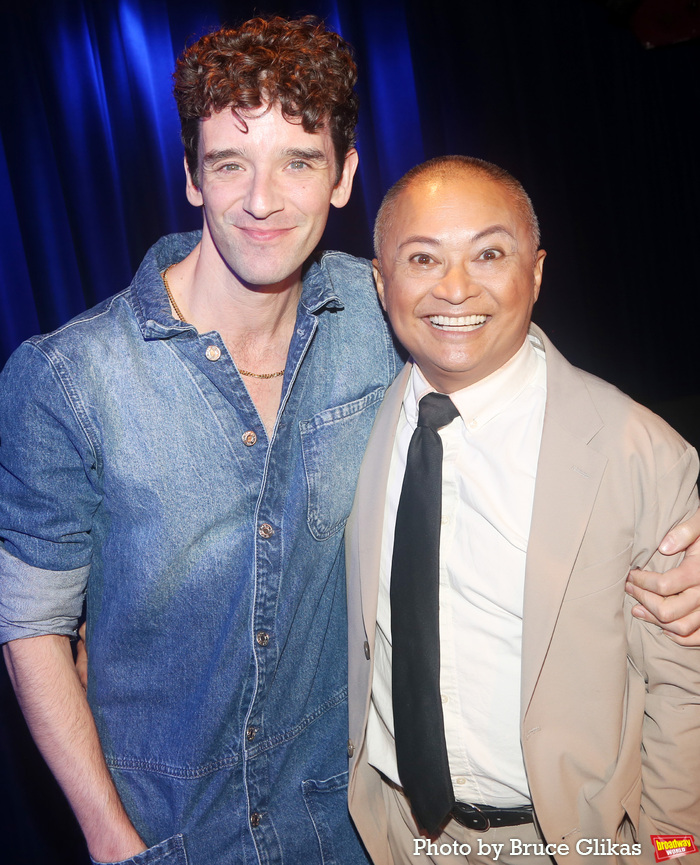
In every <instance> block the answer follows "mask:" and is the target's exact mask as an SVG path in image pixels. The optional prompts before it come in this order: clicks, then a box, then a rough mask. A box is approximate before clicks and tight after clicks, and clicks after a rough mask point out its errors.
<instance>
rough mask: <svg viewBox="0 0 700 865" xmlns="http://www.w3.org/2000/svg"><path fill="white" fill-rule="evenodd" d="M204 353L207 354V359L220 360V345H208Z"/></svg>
mask: <svg viewBox="0 0 700 865" xmlns="http://www.w3.org/2000/svg"><path fill="white" fill-rule="evenodd" d="M204 354H205V355H206V356H207V360H218V359H219V358H220V357H221V349H220V348H219V346H218V345H208V346H207V350H206V351H205V352H204Z"/></svg>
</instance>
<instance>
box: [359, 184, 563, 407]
mask: <svg viewBox="0 0 700 865" xmlns="http://www.w3.org/2000/svg"><path fill="white" fill-rule="evenodd" d="M545 254H546V253H545V252H544V250H539V251H537V252H535V250H534V249H533V248H532V233H531V228H530V226H529V225H528V223H527V222H526V220H525V219H524V217H523V215H522V209H521V208H519V207H518V202H517V200H516V198H515V194H514V193H513V192H511V191H510V190H509V189H507V188H506V187H505V186H503V185H502V184H501V183H499V182H498V181H496V180H493V179H492V178H490V177H488V176H487V175H485V174H482V173H477V172H474V171H469V170H464V169H460V168H456V167H455V168H453V170H451V171H450V172H449V173H446V172H444V171H443V172H437V173H435V172H433V173H428V174H425V175H420V176H419V177H417V178H416V179H415V180H413V181H412V182H411V183H410V184H409V186H408V187H407V188H406V189H405V190H404V191H403V192H401V193H400V194H399V197H398V198H397V199H396V202H395V204H394V208H393V211H392V215H391V219H390V222H389V225H388V226H387V229H386V232H385V235H384V239H383V242H382V248H381V252H380V255H381V260H380V261H379V262H377V261H376V260H375V279H376V281H377V290H378V292H379V297H380V300H381V302H382V306H383V307H384V309H385V310H386V312H387V314H388V316H389V319H390V321H391V325H392V327H393V329H394V332H395V333H396V336H397V337H398V339H399V340H400V342H401V343H402V344H403V345H404V347H405V348H406V349H407V350H408V351H409V352H410V354H411V356H412V357H413V359H414V360H415V361H416V363H417V364H418V365H419V367H420V368H421V371H422V372H423V375H424V376H425V377H426V379H427V380H428V381H429V383H430V384H431V385H432V386H433V387H434V388H435V389H436V390H438V391H440V392H442V393H453V392H454V391H456V390H460V389H461V388H463V387H467V386H468V385H470V384H474V383H475V382H477V381H480V380H481V379H482V378H485V377H486V376H487V375H490V374H491V373H492V372H495V370H497V369H499V368H500V367H501V366H503V364H504V363H506V361H508V360H510V358H511V357H513V355H514V354H515V353H516V352H517V351H518V349H519V348H520V346H521V345H522V344H523V342H524V340H525V338H526V336H527V329H528V325H529V323H530V316H531V313H532V307H533V304H534V302H535V300H536V299H537V295H538V293H539V289H540V282H541V279H542V264H543V261H544V257H545Z"/></svg>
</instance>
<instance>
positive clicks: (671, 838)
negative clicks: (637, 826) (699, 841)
mask: <svg viewBox="0 0 700 865" xmlns="http://www.w3.org/2000/svg"><path fill="white" fill-rule="evenodd" d="M651 843H652V844H653V845H654V857H655V858H656V861H657V862H666V861H667V860H669V859H675V858H676V856H685V855H686V854H687V853H697V852H698V848H697V847H696V846H695V839H694V838H693V836H692V835H652V836H651Z"/></svg>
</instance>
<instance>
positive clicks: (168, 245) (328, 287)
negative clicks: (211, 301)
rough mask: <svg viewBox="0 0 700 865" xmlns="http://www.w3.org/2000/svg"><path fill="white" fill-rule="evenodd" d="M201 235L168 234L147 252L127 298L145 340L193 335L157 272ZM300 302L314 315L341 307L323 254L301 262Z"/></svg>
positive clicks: (182, 255)
mask: <svg viewBox="0 0 700 865" xmlns="http://www.w3.org/2000/svg"><path fill="white" fill-rule="evenodd" d="M201 237H202V232H201V231H190V232H187V233H184V234H168V235H166V236H165V237H161V239H160V240H159V241H157V242H156V243H155V244H154V245H153V246H152V247H151V248H150V249H149V251H148V252H147V253H146V257H145V258H144V260H143V262H142V264H141V267H139V269H138V271H137V272H136V276H135V277H134V280H133V282H132V283H131V285H130V287H129V289H128V296H129V300H130V303H131V306H132V308H133V310H134V314H135V315H136V319H137V321H138V324H139V327H140V329H141V333H142V334H143V338H144V339H146V340H151V339H168V338H170V337H173V336H178V335H179V334H185V333H188V334H192V335H196V333H197V330H196V328H195V327H194V325H191V324H188V323H187V322H184V321H178V319H176V318H174V317H173V315H172V313H171V311H170V302H169V300H168V295H167V293H166V291H165V286H164V285H163V280H162V278H161V276H160V274H161V273H162V272H163V271H164V270H165V268H166V267H169V266H170V265H171V264H175V263H176V262H178V261H182V259H183V258H185V257H186V256H187V255H189V253H190V252H192V250H193V249H194V248H195V246H196V245H197V244H198V243H199V241H200V239H201ZM299 303H300V306H302V307H303V308H304V309H305V310H306V312H307V313H310V314H317V313H319V312H321V311H322V310H323V309H326V308H329V309H342V308H343V305H344V304H343V302H342V301H341V299H340V297H339V296H338V294H337V292H336V291H335V287H334V286H333V284H332V282H331V280H330V279H329V276H328V273H327V271H326V269H325V268H324V266H323V254H322V253H321V254H319V255H316V254H315V255H314V256H312V257H311V258H310V259H309V260H308V261H307V262H306V263H305V265H304V271H303V286H302V292H301V299H300V301H299Z"/></svg>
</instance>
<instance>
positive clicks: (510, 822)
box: [450, 802, 534, 832]
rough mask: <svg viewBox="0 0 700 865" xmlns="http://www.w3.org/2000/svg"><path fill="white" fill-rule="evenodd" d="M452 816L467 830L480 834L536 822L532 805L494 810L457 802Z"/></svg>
mask: <svg viewBox="0 0 700 865" xmlns="http://www.w3.org/2000/svg"><path fill="white" fill-rule="evenodd" d="M450 816H451V817H452V818H453V819H454V820H456V821H457V822H458V823H461V824H462V826H466V827H467V829H477V830H478V831H479V832H485V831H486V830H487V829H496V828H498V827H499V826H520V825H521V824H522V823H532V822H533V820H534V815H533V812H532V805H523V806H522V807H520V808H493V807H492V806H491V805H465V804H464V802H455V804H454V806H453V808H452V810H451V811H450Z"/></svg>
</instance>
